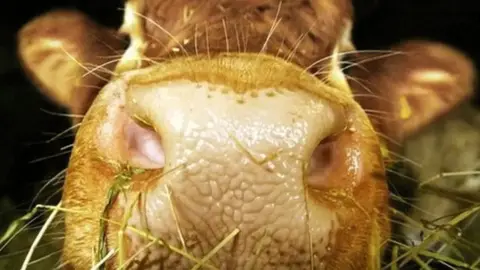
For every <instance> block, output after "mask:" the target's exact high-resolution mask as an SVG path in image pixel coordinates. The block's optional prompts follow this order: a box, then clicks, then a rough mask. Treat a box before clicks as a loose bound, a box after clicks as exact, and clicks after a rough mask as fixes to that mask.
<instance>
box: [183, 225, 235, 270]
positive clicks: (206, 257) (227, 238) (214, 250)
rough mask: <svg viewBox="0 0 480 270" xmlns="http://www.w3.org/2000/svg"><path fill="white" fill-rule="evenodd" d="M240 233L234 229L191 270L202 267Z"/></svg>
mask: <svg viewBox="0 0 480 270" xmlns="http://www.w3.org/2000/svg"><path fill="white" fill-rule="evenodd" d="M239 232H240V229H238V228H235V230H233V231H232V232H231V233H230V234H229V235H228V236H227V237H225V239H223V240H222V242H220V243H219V244H218V245H217V246H216V247H215V248H213V249H212V250H211V251H210V252H209V253H208V254H207V256H205V257H204V258H203V259H202V260H201V261H200V262H198V263H197V264H196V265H195V266H194V267H193V268H192V270H196V269H199V268H200V267H202V266H204V264H205V262H207V261H208V260H209V259H210V258H211V257H213V255H215V254H216V253H217V252H218V251H219V250H220V249H221V248H222V247H223V246H225V245H226V244H227V243H228V242H229V241H230V240H232V238H233V237H235V235H237V234H238V233H239Z"/></svg>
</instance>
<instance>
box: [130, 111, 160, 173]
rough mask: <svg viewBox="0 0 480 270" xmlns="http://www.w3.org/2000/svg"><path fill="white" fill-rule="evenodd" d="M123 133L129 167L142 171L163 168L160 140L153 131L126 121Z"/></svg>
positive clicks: (131, 121)
mask: <svg viewBox="0 0 480 270" xmlns="http://www.w3.org/2000/svg"><path fill="white" fill-rule="evenodd" d="M124 132H125V142H126V144H127V145H126V149H127V153H128V161H129V163H130V165H132V166H134V167H139V168H144V169H160V168H163V167H164V166H165V153H164V150H163V146H162V143H161V138H160V136H159V135H158V134H157V133H156V132H155V131H154V130H153V129H150V128H148V127H143V126H141V125H139V124H137V123H136V122H135V121H133V120H131V119H128V120H127V123H126V124H125V127H124Z"/></svg>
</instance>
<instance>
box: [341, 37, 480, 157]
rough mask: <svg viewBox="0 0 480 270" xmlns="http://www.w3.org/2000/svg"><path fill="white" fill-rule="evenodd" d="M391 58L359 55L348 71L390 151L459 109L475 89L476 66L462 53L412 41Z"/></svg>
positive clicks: (400, 46)
mask: <svg viewBox="0 0 480 270" xmlns="http://www.w3.org/2000/svg"><path fill="white" fill-rule="evenodd" d="M392 50H393V52H392V53H385V54H383V55H378V54H375V55H373V54H370V55H361V56H360V55H359V56H356V60H355V63H359V65H358V66H354V67H353V68H351V69H350V70H349V72H348V74H349V75H350V78H349V84H350V86H351V88H352V91H353V94H354V95H355V99H356V100H357V101H358V102H359V103H360V105H361V106H362V107H363V108H364V109H365V110H366V112H367V113H368V114H369V116H370V119H371V121H372V124H373V125H374V127H375V128H376V129H377V131H378V132H379V133H380V134H383V135H384V136H385V138H384V139H385V141H386V144H387V145H388V146H389V148H390V149H392V148H394V145H395V143H401V142H403V141H404V140H405V139H406V138H408V137H409V136H411V135H413V134H415V133H416V132H418V131H419V130H420V129H421V128H422V127H424V126H426V125H428V124H429V123H430V122H432V121H434V120H435V119H437V118H438V117H440V116H442V115H444V114H445V113H447V112H448V111H450V110H451V109H452V108H453V107H454V106H456V105H457V104H459V103H460V102H461V101H463V100H465V99H466V98H468V97H469V96H470V95H471V94H472V93H473V89H474V84H475V67H474V66H473V63H472V61H470V60H469V58H467V57H466V56H465V55H463V54H462V53H461V52H459V51H458V50H456V49H454V48H452V47H450V46H447V45H445V44H441V43H437V42H431V41H419V40H416V41H413V40H412V41H408V42H405V43H401V44H399V45H397V46H394V47H393V48H392Z"/></svg>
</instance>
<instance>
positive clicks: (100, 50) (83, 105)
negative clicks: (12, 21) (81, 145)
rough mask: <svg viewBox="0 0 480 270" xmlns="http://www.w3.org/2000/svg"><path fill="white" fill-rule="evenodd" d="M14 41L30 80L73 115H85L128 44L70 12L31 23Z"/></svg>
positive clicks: (44, 17)
mask: <svg viewBox="0 0 480 270" xmlns="http://www.w3.org/2000/svg"><path fill="white" fill-rule="evenodd" d="M17 38H18V54H19V58H20V62H21V63H22V66H23V68H24V70H25V71H26V73H27V74H28V76H29V77H30V79H32V81H33V82H34V83H35V84H36V85H37V87H38V88H39V89H40V90H41V91H42V92H43V93H44V94H45V95H46V96H47V97H49V98H50V99H52V100H53V101H54V102H56V103H57V104H59V105H61V106H63V107H65V108H66V109H67V110H68V111H69V112H70V113H72V114H76V115H83V114H85V113H86V111H87V110H88V108H89V107H90V105H91V103H92V101H93V99H94V98H95V96H96V95H97V93H98V91H99V90H100V89H101V88H102V87H103V86H104V85H105V84H106V83H107V82H108V80H109V79H110V77H111V75H112V73H113V70H114V67H115V64H116V63H117V60H118V59H119V58H120V56H121V54H122V52H123V50H124V48H125V47H126V46H127V45H128V44H127V43H126V41H124V40H122V39H121V38H120V37H119V36H118V35H117V34H116V31H114V30H111V29H107V28H105V27H102V26H100V25H98V24H97V23H95V22H94V21H92V20H91V19H90V18H88V17H87V16H85V15H84V14H82V13H80V12H76V11H69V10H55V11H51V12H48V13H46V14H43V15H41V16H39V17H37V18H35V19H33V20H31V21H30V22H28V23H27V24H26V25H25V26H23V27H22V29H20V31H19V32H18V36H17ZM74 119H78V118H74ZM74 122H78V120H77V121H75V120H74Z"/></svg>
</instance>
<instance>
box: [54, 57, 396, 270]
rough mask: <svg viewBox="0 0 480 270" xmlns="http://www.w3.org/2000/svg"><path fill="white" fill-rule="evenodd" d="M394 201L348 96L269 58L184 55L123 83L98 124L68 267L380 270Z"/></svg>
mask: <svg viewBox="0 0 480 270" xmlns="http://www.w3.org/2000/svg"><path fill="white" fill-rule="evenodd" d="M387 194H388V193H387V191H386V186H385V181H384V168H383V164H382V159H381V154H380V148H379V143H378V141H377V137H376V135H375V132H374V131H373V129H372V128H371V125H370V123H369V121H368V118H367V116H366V115H365V113H364V112H363V111H362V110H361V108H360V107H359V105H358V104H357V103H355V102H354V100H353V98H352V97H351V94H350V93H349V92H348V91H345V90H341V89H336V88H335V87H332V86H330V85H328V84H327V83H325V82H322V81H320V80H318V79H317V78H315V77H313V76H312V75H310V74H308V73H307V72H304V71H303V70H302V69H300V68H299V67H297V66H295V65H293V64H291V63H287V62H285V61H283V60H281V59H278V58H274V57H269V56H262V55H258V54H255V55H250V54H219V55H216V56H211V57H209V58H207V57H186V58H177V59H174V60H171V61H167V62H164V63H161V64H158V65H155V66H151V67H148V68H144V69H140V70H135V71H130V72H126V73H124V74H122V75H120V76H118V77H117V78H115V79H113V80H112V81H111V82H110V83H109V84H107V85H106V86H105V87H104V89H103V90H102V91H101V92H100V94H99V96H98V97H97V99H96V100H95V102H94V104H93V106H92V107H91V109H90V110H89V112H88V114H87V115H86V117H85V119H84V122H83V124H82V127H81V128H80V129H79V131H78V134H77V138H76V142H75V146H74V150H73V153H72V156H71V161H70V165H69V168H68V174H67V179H66V184H65V189H64V194H63V198H64V199H63V201H64V207H65V208H67V209H69V210H68V211H67V212H66V215H65V226H66V236H67V237H66V239H65V249H64V250H65V252H64V255H63V257H64V260H65V262H67V263H69V264H70V266H71V267H72V268H75V269H87V268H89V267H91V265H92V260H94V259H95V257H96V256H97V255H96V254H99V253H101V252H102V251H103V252H104V253H103V255H106V254H107V253H109V252H110V251H111V250H114V251H116V253H114V254H115V256H113V257H112V259H111V260H109V261H108V262H107V265H108V266H109V268H110V267H111V268H117V267H120V266H121V265H123V266H125V265H127V264H128V265H129V267H131V268H133V269H135V268H141V269H150V268H151V269H191V268H192V267H194V266H195V265H196V264H198V263H199V262H201V263H203V266H201V267H199V269H374V268H376V267H377V263H378V261H377V260H379V257H380V250H381V248H382V245H383V244H384V243H383V242H384V241H385V239H386V235H387V234H388V231H389V228H388V225H387V224H388V222H387V220H388V217H387V209H386V207H387V198H386V196H387ZM155 239H156V240H155ZM167 246H170V247H167ZM133 257H134V258H133Z"/></svg>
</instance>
